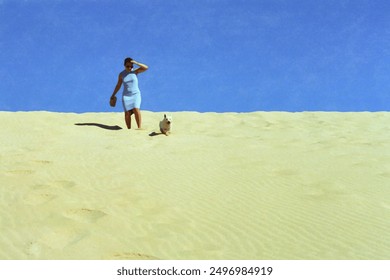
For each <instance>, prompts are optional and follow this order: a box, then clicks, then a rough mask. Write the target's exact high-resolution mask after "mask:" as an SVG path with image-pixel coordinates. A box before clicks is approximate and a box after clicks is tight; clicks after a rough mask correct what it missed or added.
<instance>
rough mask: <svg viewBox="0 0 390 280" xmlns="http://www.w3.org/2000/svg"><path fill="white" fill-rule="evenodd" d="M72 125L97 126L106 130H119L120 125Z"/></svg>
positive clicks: (82, 124) (80, 124)
mask: <svg viewBox="0 0 390 280" xmlns="http://www.w3.org/2000/svg"><path fill="white" fill-rule="evenodd" d="M74 125H79V126H97V127H100V128H103V129H107V130H121V129H122V127H120V126H119V125H105V124H101V123H75V124H74Z"/></svg>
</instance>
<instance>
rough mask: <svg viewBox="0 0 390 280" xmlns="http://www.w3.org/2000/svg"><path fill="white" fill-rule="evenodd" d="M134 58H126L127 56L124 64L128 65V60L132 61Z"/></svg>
mask: <svg viewBox="0 0 390 280" xmlns="http://www.w3.org/2000/svg"><path fill="white" fill-rule="evenodd" d="M132 60H133V59H132V58H131V57H126V58H125V62H124V63H123V65H126V63H128V62H130V63H131V61H132Z"/></svg>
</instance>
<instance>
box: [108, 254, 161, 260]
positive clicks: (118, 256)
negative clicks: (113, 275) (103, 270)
mask: <svg viewBox="0 0 390 280" xmlns="http://www.w3.org/2000/svg"><path fill="white" fill-rule="evenodd" d="M109 259H114V260H158V259H159V258H156V257H154V256H151V255H146V254H141V253H130V252H124V253H117V254H114V255H112V256H111V257H109Z"/></svg>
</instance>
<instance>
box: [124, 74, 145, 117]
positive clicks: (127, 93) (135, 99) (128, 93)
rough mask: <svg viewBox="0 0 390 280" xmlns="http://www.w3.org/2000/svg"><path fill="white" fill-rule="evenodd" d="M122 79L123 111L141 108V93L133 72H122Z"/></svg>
mask: <svg viewBox="0 0 390 280" xmlns="http://www.w3.org/2000/svg"><path fill="white" fill-rule="evenodd" d="M120 75H121V76H122V79H123V92H122V104H123V109H124V110H125V111H129V110H132V109H134V108H138V109H139V108H140V107H141V91H140V90H139V88H138V78H137V75H136V74H135V71H127V70H124V71H122V72H121V73H120Z"/></svg>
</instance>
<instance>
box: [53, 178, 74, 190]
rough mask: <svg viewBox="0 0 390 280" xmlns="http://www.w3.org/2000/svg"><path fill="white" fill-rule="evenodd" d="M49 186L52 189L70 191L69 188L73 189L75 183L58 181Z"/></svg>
mask: <svg viewBox="0 0 390 280" xmlns="http://www.w3.org/2000/svg"><path fill="white" fill-rule="evenodd" d="M51 185H52V186H53V187H58V188H64V189H70V188H73V187H74V186H76V183H75V182H73V181H66V180H60V181H55V182H53V183H52V184H51Z"/></svg>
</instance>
